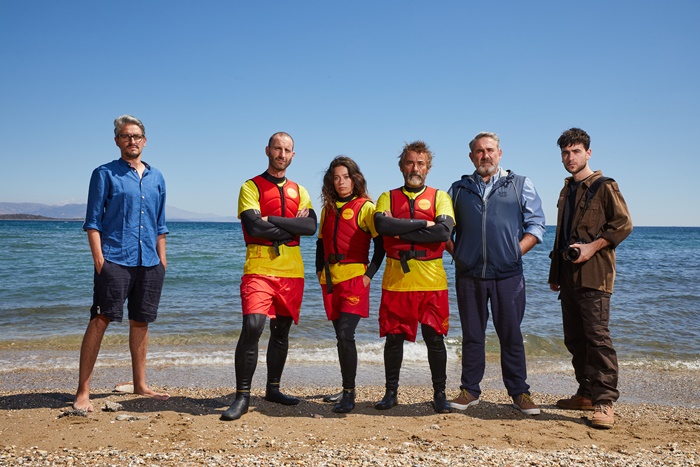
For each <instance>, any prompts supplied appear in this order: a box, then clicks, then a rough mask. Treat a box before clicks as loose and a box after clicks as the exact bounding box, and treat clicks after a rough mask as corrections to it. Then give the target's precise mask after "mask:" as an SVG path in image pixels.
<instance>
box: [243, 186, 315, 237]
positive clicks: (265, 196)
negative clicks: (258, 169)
mask: <svg viewBox="0 0 700 467" xmlns="http://www.w3.org/2000/svg"><path fill="white" fill-rule="evenodd" d="M251 181H252V182H253V183H255V186H256V187H257V188H258V193H260V195H259V197H258V200H259V203H260V216H262V217H265V216H279V217H296V215H297V212H298V211H299V204H300V202H301V199H300V197H299V185H297V184H296V183H294V182H291V181H289V180H287V181H285V182H284V185H277V184H275V183H273V182H271V181H269V180H266V179H265V178H264V177H262V176H260V175H258V176H257V177H253V178H252V179H251ZM243 238H244V240H245V244H246V245H251V244H255V245H265V246H272V245H273V241H272V240H269V239H267V238H261V237H253V236H251V235H249V234H248V232H246V230H245V227H243ZM284 243H285V245H287V246H298V245H299V236H296V237H294V238H293V239H291V240H289V241H287V242H284Z"/></svg>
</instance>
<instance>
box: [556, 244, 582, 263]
mask: <svg viewBox="0 0 700 467" xmlns="http://www.w3.org/2000/svg"><path fill="white" fill-rule="evenodd" d="M581 243H586V242H584V241H582V240H578V239H573V244H572V245H569V246H568V247H566V248H564V250H563V251H562V252H561V257H562V258H563V259H564V261H576V260H577V259H578V257H579V256H581V249H580V248H579V247H578V245H580V244H581Z"/></svg>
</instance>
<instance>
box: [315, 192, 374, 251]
mask: <svg viewBox="0 0 700 467" xmlns="http://www.w3.org/2000/svg"><path fill="white" fill-rule="evenodd" d="M367 201H368V199H367V198H355V199H353V200H351V201H348V202H347V203H345V204H344V205H343V207H342V208H340V209H331V210H329V209H326V211H325V218H324V221H323V226H322V227H321V238H322V240H323V253H324V256H325V258H324V260H325V261H326V263H364V264H367V263H369V244H370V242H371V240H372V236H371V235H370V234H369V233H367V232H365V231H364V230H362V229H361V228H360V226H359V224H358V216H359V214H360V210H361V209H362V206H364V204H365V203H366V202H367Z"/></svg>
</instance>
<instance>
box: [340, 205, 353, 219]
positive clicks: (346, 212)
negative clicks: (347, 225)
mask: <svg viewBox="0 0 700 467" xmlns="http://www.w3.org/2000/svg"><path fill="white" fill-rule="evenodd" d="M354 215H355V212H354V211H353V210H352V209H350V208H348V209H343V214H342V216H343V219H345V220H346V221H347V220H350V219H352V216H354Z"/></svg>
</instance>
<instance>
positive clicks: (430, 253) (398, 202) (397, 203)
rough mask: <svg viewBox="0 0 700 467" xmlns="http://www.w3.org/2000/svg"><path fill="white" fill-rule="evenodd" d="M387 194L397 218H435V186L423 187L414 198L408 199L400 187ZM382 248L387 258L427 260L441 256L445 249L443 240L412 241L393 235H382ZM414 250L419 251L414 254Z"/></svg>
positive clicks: (392, 212)
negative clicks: (428, 241)
mask: <svg viewBox="0 0 700 467" xmlns="http://www.w3.org/2000/svg"><path fill="white" fill-rule="evenodd" d="M389 195H390V196H391V215H392V216H394V217H396V218H398V219H419V220H426V221H434V220H435V203H436V198H437V190H436V189H435V188H431V187H425V190H424V191H423V193H421V194H420V195H418V196H417V197H416V198H415V199H410V198H409V197H408V196H406V194H405V193H404V192H403V191H402V189H401V188H396V189H394V190H391V191H390V192H389ZM384 249H385V250H386V256H387V257H388V258H392V259H397V260H401V259H416V260H419V261H429V260H432V259H437V258H442V252H443V251H445V242H434V243H414V242H408V241H405V240H401V239H398V238H394V237H384ZM416 252H420V253H417V254H416ZM422 252H425V253H422Z"/></svg>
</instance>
